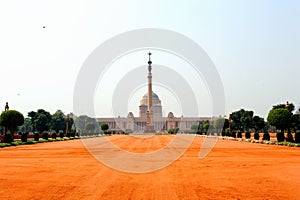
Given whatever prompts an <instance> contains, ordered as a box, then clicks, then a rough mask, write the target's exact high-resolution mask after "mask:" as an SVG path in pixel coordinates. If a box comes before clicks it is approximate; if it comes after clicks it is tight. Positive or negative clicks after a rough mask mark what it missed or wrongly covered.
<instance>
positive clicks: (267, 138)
mask: <svg viewBox="0 0 300 200" xmlns="http://www.w3.org/2000/svg"><path fill="white" fill-rule="evenodd" d="M263 140H268V141H270V134H269V132H268V130H264V135H263Z"/></svg>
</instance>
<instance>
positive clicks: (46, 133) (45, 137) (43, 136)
mask: <svg viewBox="0 0 300 200" xmlns="http://www.w3.org/2000/svg"><path fill="white" fill-rule="evenodd" d="M48 137H49V133H48V132H43V134H42V138H43V139H44V140H48Z"/></svg>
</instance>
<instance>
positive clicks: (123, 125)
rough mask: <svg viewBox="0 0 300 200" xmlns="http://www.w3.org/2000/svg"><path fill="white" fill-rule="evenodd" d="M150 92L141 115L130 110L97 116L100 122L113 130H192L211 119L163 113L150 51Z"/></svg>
mask: <svg viewBox="0 0 300 200" xmlns="http://www.w3.org/2000/svg"><path fill="white" fill-rule="evenodd" d="M148 55H149V61H148V92H147V93H146V94H145V95H144V96H143V97H142V99H141V100H140V105H139V116H137V117H136V116H134V115H133V113H132V112H129V113H128V115H127V117H117V118H97V121H98V122H99V123H107V124H108V126H109V130H111V131H117V132H118V131H128V130H130V131H132V132H140V133H141V132H148V133H150V132H165V131H168V130H169V129H171V128H179V131H189V130H191V125H192V124H193V123H196V122H199V121H203V120H211V118H209V117H205V118H204V117H201V118H200V117H183V116H180V117H175V116H174V115H173V113H172V112H169V113H168V115H167V116H166V117H163V115H162V104H161V100H160V99H159V97H158V95H157V94H156V93H154V92H153V91H152V72H151V70H152V61H151V57H150V56H151V53H150V52H149V53H148ZM149 97H150V98H149Z"/></svg>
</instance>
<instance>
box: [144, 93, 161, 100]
mask: <svg viewBox="0 0 300 200" xmlns="http://www.w3.org/2000/svg"><path fill="white" fill-rule="evenodd" d="M143 99H148V92H147V93H146V94H144V96H143ZM152 99H159V98H158V96H157V94H155V93H154V92H153V91H152Z"/></svg>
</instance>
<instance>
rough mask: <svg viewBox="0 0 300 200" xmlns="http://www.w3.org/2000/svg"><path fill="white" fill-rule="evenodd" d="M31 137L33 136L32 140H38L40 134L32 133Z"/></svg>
mask: <svg viewBox="0 0 300 200" xmlns="http://www.w3.org/2000/svg"><path fill="white" fill-rule="evenodd" d="M33 137H34V141H39V139H40V134H39V133H34V135H33Z"/></svg>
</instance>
